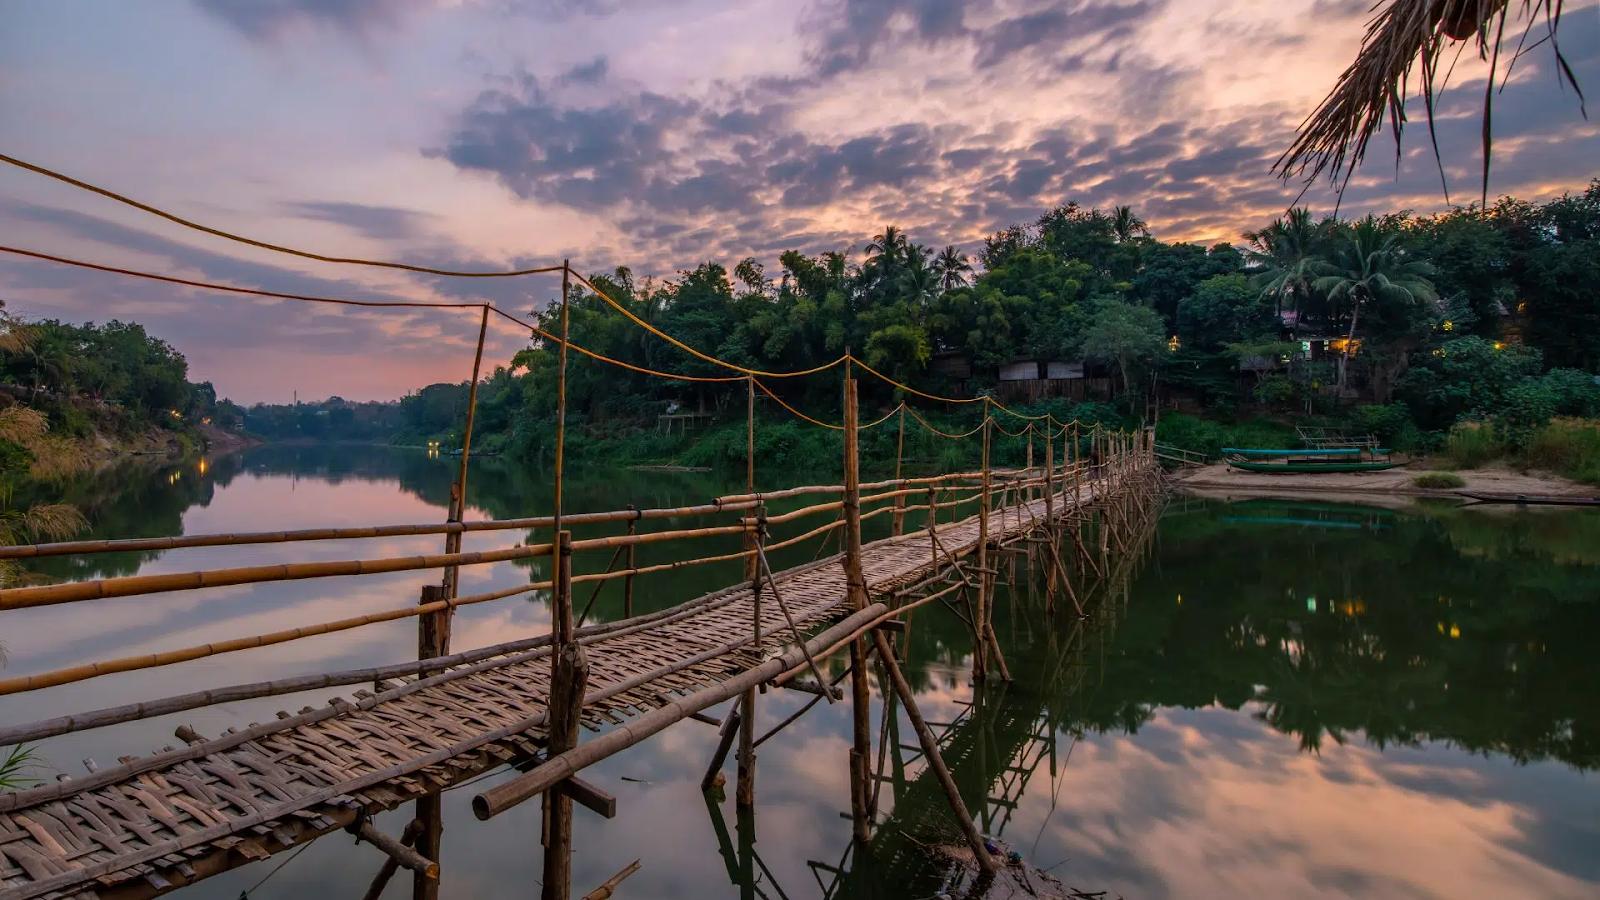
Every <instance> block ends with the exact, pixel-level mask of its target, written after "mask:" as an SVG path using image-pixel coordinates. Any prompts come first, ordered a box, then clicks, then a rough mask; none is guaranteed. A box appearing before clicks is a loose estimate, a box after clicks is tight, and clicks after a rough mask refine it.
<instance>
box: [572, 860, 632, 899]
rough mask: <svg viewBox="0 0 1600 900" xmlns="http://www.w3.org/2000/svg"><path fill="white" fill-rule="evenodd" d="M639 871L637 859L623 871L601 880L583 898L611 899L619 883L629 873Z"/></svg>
mask: <svg viewBox="0 0 1600 900" xmlns="http://www.w3.org/2000/svg"><path fill="white" fill-rule="evenodd" d="M637 871H639V861H638V860H637V859H636V860H634V861H633V862H631V863H628V865H627V867H626V868H624V869H623V870H622V871H621V872H618V873H617V874H615V875H613V876H611V877H610V878H607V879H606V880H605V881H603V882H601V884H600V886H599V887H597V888H595V889H594V890H592V891H590V892H589V893H587V894H584V895H583V900H611V895H612V893H613V892H614V891H616V889H617V885H619V884H621V883H622V882H623V881H624V880H626V879H627V877H628V876H629V875H632V874H633V873H635V872H637Z"/></svg>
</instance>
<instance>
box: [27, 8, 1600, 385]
mask: <svg viewBox="0 0 1600 900" xmlns="http://www.w3.org/2000/svg"><path fill="white" fill-rule="evenodd" d="M1369 5H1370V2H1369V0H1181V2H1180V0H745V2H731V0H143V2H140V3H126V2H118V0H53V2H50V3H22V2H0V152H4V153H6V154H9V155H12V156H16V157H20V158H22V159H26V160H29V161H32V162H37V163H40V164H43V165H47V166H51V167H53V168H57V169H59V170H61V171H64V172H66V173H68V174H71V175H74V176H77V177H79V178H82V179H84V180H87V181H91V182H94V183H96V184H100V185H103V186H105V187H109V188H112V189H114V190H119V191H121V192H123V193H126V194H130V195H132V196H134V197H135V198H137V199H141V200H144V201H147V202H151V203H153V204H155V205H159V206H163V207H166V208H168V209H171V210H173V211H175V212H178V213H180V214H183V215H186V216H188V217H189V218H193V219H197V220H200V221H202V222H205V223H206V224H209V225H213V226H216V227H220V228H225V229H231V230H235V231H238V232H242V233H245V234H248V235H250V236H253V237H257V238H260V239H263V240H268V241H272V242H276V243H282V244H287V245H290V246H296V247H302V248H307V249H315V250H318V251H320V252H324V253H331V254H339V255H362V256H370V257H378V258H384V259H398V260H405V261H413V262H432V263H448V264H460V265H463V266H470V265H480V266H484V267H491V268H492V267H504V266H510V265H512V264H517V263H520V264H533V263H547V262H559V261H560V260H561V259H562V258H564V257H570V258H571V259H572V260H573V262H574V265H575V266H577V267H579V268H580V269H583V270H585V271H603V270H606V269H609V268H611V267H613V266H616V265H619V264H625V265H629V266H632V267H633V268H634V269H635V270H636V271H637V272H640V273H641V274H645V273H655V274H662V275H670V274H671V273H672V272H673V271H675V270H677V269H680V268H684V267H690V266H693V265H695V264H697V263H698V262H700V261H701V260H705V259H714V260H719V261H723V262H725V263H728V264H730V265H731V263H732V262H734V261H736V260H738V259H740V258H742V257H744V256H756V257H757V258H760V259H763V260H766V261H768V262H769V263H770V262H771V261H773V260H774V259H775V257H776V256H777V254H778V253H779V252H781V251H782V250H783V249H787V248H791V247H793V248H800V249H804V250H808V251H812V252H816V251H821V250H827V249H838V248H848V247H852V246H854V247H857V248H859V247H860V246H861V245H862V244H864V243H865V242H866V240H867V239H869V237H870V235H872V234H873V233H875V232H876V231H878V230H880V227H881V226H882V225H884V224H886V223H896V224H899V225H901V226H902V227H904V228H906V229H908V230H909V231H910V232H911V234H912V236H913V237H914V238H915V239H916V240H918V241H919V242H921V243H925V244H934V245H943V244H945V243H956V244H960V245H964V246H966V247H967V248H968V249H969V250H970V249H972V248H974V247H975V246H976V245H977V242H978V241H980V240H981V238H982V237H983V235H985V234H986V233H988V232H991V231H993V230H995V229H996V228H999V227H1003V226H1004V225H1006V224H1009V223H1011V222H1014V221H1019V220H1024V219H1031V218H1033V217H1035V216H1037V215H1038V214H1039V212H1041V211H1042V210H1044V209H1047V208H1049V207H1050V206H1052V205H1055V204H1058V203H1061V202H1065V201H1067V200H1076V201H1078V202H1080V203H1083V204H1085V205H1095V204H1098V205H1102V206H1104V205H1110V204H1119V203H1127V204H1131V205H1133V206H1134V207H1135V208H1136V209H1137V210H1138V211H1139V212H1140V213H1141V214H1142V215H1143V216H1144V217H1145V218H1146V219H1148V220H1149V222H1150V223H1151V225H1152V227H1153V229H1154V231H1155V233H1156V234H1157V236H1158V237H1161V238H1164V239H1168V240H1175V239H1186V240H1200V241H1216V240H1232V239H1236V238H1237V235H1238V233H1239V232H1240V231H1241V230H1243V229H1245V228H1247V227H1254V226H1258V225H1260V224H1261V223H1262V222H1264V221H1265V220H1267V219H1269V218H1270V217H1271V216H1273V215H1274V214H1276V213H1278V212H1280V211H1281V210H1282V209H1283V208H1284V207H1285V206H1286V205H1287V204H1288V203H1289V202H1291V201H1292V200H1293V199H1294V197H1295V196H1296V195H1297V194H1298V192H1299V189H1300V186H1299V185H1298V184H1289V185H1285V184H1284V183H1282V182H1279V181H1277V180H1275V179H1274V178H1273V176H1272V175H1271V174H1270V171H1269V170H1270V168H1271V164H1272V161H1273V160H1274V159H1276V158H1277V156H1278V154H1280V153H1281V152H1282V151H1283V149H1284V148H1285V147H1286V146H1287V145H1288V142H1289V141H1290V140H1291V138H1292V135H1293V131H1294V128H1295V126H1296V125H1297V124H1298V123H1299V122H1300V121H1301V119H1303V118H1304V117H1305V115H1306V114H1307V113H1308V112H1309V111H1310V110H1311V109H1312V108H1313V107H1314V106H1315V105H1316V103H1317V101H1318V100H1320V99H1321V98H1322V96H1323V95H1324V94H1325V93H1326V92H1327V91H1328V89H1329V88H1330V87H1331V86H1332V84H1333V82H1334V80H1335V78H1336V77H1337V75H1338V73H1339V71H1340V70H1341V69H1342V68H1343V67H1344V66H1345V65H1346V64H1347V63H1348V62H1349V60H1350V59H1351V58H1352V57H1353V56H1354V54H1355V52H1356V50H1357V48H1358V47H1359V43H1360V37H1361V33H1362V31H1363V28H1364V23H1365V19H1366V16H1367V8H1368V6H1369ZM1561 39H1562V45H1563V48H1564V50H1565V51H1566V52H1567V54H1568V57H1569V59H1570V61H1571V62H1572V64H1573V66H1574V68H1575V69H1576V70H1577V73H1578V76H1579V78H1580V81H1581V82H1582V83H1583V84H1585V85H1600V7H1597V6H1596V5H1595V3H1594V2H1593V0H1585V2H1579V3H1572V2H1569V3H1568V4H1567V14H1566V19H1564V21H1563V25H1562V30H1561ZM1482 78H1483V75H1482V68H1481V66H1479V65H1476V64H1475V63H1474V61H1473V60H1472V59H1470V53H1469V54H1468V57H1467V58H1463V59H1462V61H1461V63H1460V64H1459V65H1458V67H1457V69H1456V71H1455V73H1454V75H1453V78H1452V90H1451V91H1450V92H1449V93H1448V94H1447V96H1446V98H1445V103H1444V107H1443V109H1442V111H1441V112H1442V118H1441V121H1440V130H1439V133H1440V138H1441V141H1443V142H1444V144H1445V148H1446V149H1445V162H1446V171H1447V174H1448V177H1449V183H1450V187H1451V189H1452V191H1453V195H1452V196H1453V199H1456V200H1458V201H1459V200H1467V199H1471V198H1472V196H1474V195H1475V193H1476V190H1477V181H1476V179H1477V166H1478V156H1477V136H1478V131H1479V128H1480V121H1479V118H1478V113H1479V107H1480V105H1481V102H1482V96H1483V86H1484V82H1483V80H1482ZM1594 90H1595V89H1594V88H1591V94H1592V93H1593V92H1594ZM1591 105H1593V104H1591ZM1495 108H1496V117H1495V123H1496V131H1497V143H1496V147H1495V153H1496V162H1495V169H1494V177H1493V181H1492V184H1491V193H1493V194H1500V193H1511V194H1516V195H1518V196H1523V197H1530V198H1543V197H1548V196H1553V195H1556V194H1559V193H1561V192H1562V191H1564V190H1568V189H1572V188H1581V187H1582V186H1583V185H1584V184H1586V183H1587V182H1588V180H1589V179H1590V178H1592V177H1594V176H1596V175H1600V167H1597V166H1596V164H1595V160H1597V159H1600V117H1597V118H1596V119H1594V120H1590V121H1586V120H1584V119H1583V118H1582V116H1581V115H1580V114H1579V110H1578V104H1577V101H1576V99H1575V97H1574V96H1573V94H1572V92H1571V91H1570V90H1566V91H1563V90H1561V89H1560V86H1559V85H1558V83H1557V80H1556V78H1555V75H1554V72H1553V70H1552V67H1551V64H1550V61H1549V59H1548V55H1547V54H1545V53H1543V52H1535V53H1531V54H1529V55H1528V56H1527V57H1525V58H1524V59H1523V60H1522V61H1520V62H1519V63H1518V65H1517V68H1516V70H1515V73H1514V75H1513V77H1512V79H1511V81H1510V83H1509V84H1508V85H1507V87H1506V88H1505V90H1504V92H1503V93H1501V94H1500V95H1498V96H1497V98H1496V107H1495ZM1408 135H1409V136H1410V140H1408V142H1407V144H1406V155H1405V157H1404V158H1403V160H1402V161H1401V163H1400V165H1399V167H1398V172H1397V170H1396V165H1395V159H1394V156H1393V153H1392V146H1391V145H1389V144H1388V143H1387V137H1384V138H1382V139H1381V140H1382V141H1383V142H1384V143H1382V144H1381V145H1376V144H1375V145H1374V150H1373V153H1372V159H1371V161H1370V163H1369V164H1368V165H1367V166H1366V168H1365V169H1363V170H1362V171H1361V172H1360V173H1358V175H1357V177H1356V180H1355V182H1354V183H1353V185H1352V187H1351V189H1350V190H1349V192H1348V193H1347V194H1346V197H1345V201H1344V206H1343V208H1344V210H1345V211H1347V212H1351V213H1361V212H1364V211H1366V210H1369V209H1379V210H1390V209H1397V208H1410V209H1414V210H1419V211H1426V210H1432V209H1437V208H1439V207H1441V206H1443V204H1444V197H1443V194H1442V192H1441V190H1440V184H1439V176H1438V172H1437V170H1436V168H1435V166H1434V162H1433V159H1432V156H1431V152H1430V151H1428V149H1427V145H1426V139H1425V130H1423V129H1420V128H1419V129H1418V130H1417V131H1415V132H1408ZM0 169H3V171H0V244H5V245H9V246H15V247H22V248H25V249H30V250H38V251H44V252H51V253H56V254H59V255H63V256H68V257H74V258H79V259H90V260H94V261H97V262H101V263H105V264H110V265H119V266H125V267H129V268H135V269H142V270H147V271H156V272H161V273H165V274H169V275H175V276H179V277H186V278H192V279H199V280H208V281H220V282H225V283H228V284H233V285H238V286H246V287H255V288H262V289H266V290H275V291H285V292H291V293H307V294H318V295H328V296H336V297H347V298H355V299H412V300H458V299H462V298H467V299H473V300H476V299H481V298H489V299H493V300H494V301H495V302H496V303H497V304H500V305H501V306H503V307H505V308H508V309H516V310H526V309H529V308H532V307H534V306H537V305H541V304H543V303H545V302H547V301H548V300H549V299H550V298H551V297H552V296H554V295H555V294H557V293H558V292H559V283H558V282H557V281H556V280H554V279H552V278H550V277H548V276H543V277H535V278H530V279H524V280H520V281H516V282H496V283H494V284H493V285H492V287H486V286H485V284H484V283H482V282H443V281H439V280H432V279H425V278H419V277H411V276H406V275H400V274H394V273H388V272H384V271H382V270H367V269H353V268H350V267H337V266H332V265H322V264H314V263H306V262H304V261H300V260H296V259H292V258H285V257H282V256H276V255H273V254H270V253H265V252H257V251H254V250H251V249H249V248H246V247H242V246H240V245H237V244H231V243H229V242H226V241H221V240H217V239H213V238H209V237H207V236H205V235H201V234H197V233H194V232H189V231H185V230H184V229H181V228H178V227H176V226H172V225H169V224H167V223H163V222H161V221H159V220H156V219H153V218H151V217H149V216H146V215H143V214H141V213H138V212H137V211H134V210H130V209H127V208H123V207H119V206H117V205H116V204H113V203H110V202H108V201H105V200H101V199H98V198H95V197H93V196H90V195H86V194H83V193H81V192H77V191H75V190H73V189H71V188H69V187H66V186H64V185H60V184H56V183H53V182H49V181H46V180H44V179H41V178H39V177H37V176H34V175H30V174H28V173H26V172H23V171H20V170H16V169H12V168H10V167H0ZM1331 199H1332V198H1331V195H1330V194H1329V193H1328V192H1327V191H1326V190H1323V189H1322V188H1320V187H1318V188H1316V189H1313V190H1311V191H1310V192H1308V193H1307V194H1306V202H1307V203H1308V204H1310V205H1312V206H1314V207H1320V208H1328V207H1330V206H1331ZM0 298H3V299H4V300H5V301H6V304H7V306H8V308H10V309H11V310H13V311H17V312H21V313H24V314H27V315H31V316H45V317H58V318H63V319H68V320H76V321H82V320H95V321H104V320H106V319H110V318H121V319H131V320H135V321H139V322H141V323H144V324H145V325H146V326H147V327H149V328H150V329H151V330H152V331H154V332H155V333H156V334H158V335H160V336H161V337H164V338H166V339H167V340H169V341H171V342H172V343H173V344H175V345H176V346H177V347H178V348H179V349H180V350H182V351H183V352H184V353H185V354H186V355H187V356H188V358H189V360H190V369H191V377H192V378H195V379H197V380H198V379H209V380H211V381H213V382H214V383H215V384H216V385H217V387H218V390H219V392H220V393H222V394H224V395H227V396H231V397H233V398H234V399H236V400H239V401H242V402H253V401H257V400H267V401H284V400H287V399H289V397H290V396H291V395H292V392H293V391H296V390H298V391H299V394H300V396H301V397H302V398H312V397H323V396H326V395H328V394H330V393H332V394H339V395H341V396H344V397H347V398H351V399H386V398H392V397H395V396H398V395H400V394H402V393H404V392H405V391H407V390H414V389H416V388H418V387H420V386H422V385H425V384H428V383H430V382H432V381H438V380H446V379H448V380H458V379H461V378H464V377H466V375H467V373H468V372H469V371H470V366H471V350H470V344H471V342H472V340H473V339H474V338H475V337H476V321H475V319H474V317H473V315H472V314H471V313H469V312H445V311H431V310H422V311H415V310H412V311H403V312H363V311H351V310H348V309H341V308H330V307H308V306H306V305H303V304H297V303H291V302H263V301H256V300H249V299H244V298H238V297H229V296H224V295H220V294H216V293H209V292H203V291H197V290H190V289H185V288H177V287H170V286H164V285H159V284H153V283H148V282H137V281H130V280H128V279H126V278H122V277H120V276H112V275H103V274H98V273H91V272H81V271H77V270H63V269H60V268H57V267H54V266H51V265H49V264H45V263H35V262H29V261H21V260H17V259H15V258H12V257H0ZM524 338H525V336H524V335H521V334H518V333H514V332H512V331H509V330H506V331H502V332H500V333H497V334H495V335H494V337H493V343H492V345H491V347H490V350H489V352H488V356H489V358H490V359H492V360H495V361H501V362H503V361H505V360H506V359H508V358H509V357H510V355H511V354H512V353H513V352H514V351H515V349H516V348H517V347H519V346H521V345H522V344H523V343H524Z"/></svg>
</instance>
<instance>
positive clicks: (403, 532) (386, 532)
mask: <svg viewBox="0 0 1600 900" xmlns="http://www.w3.org/2000/svg"><path fill="white" fill-rule="evenodd" d="M755 506H756V503H755V501H749V502H745V503H710V504H705V505H702V506H685V507H679V508H675V509H671V508H662V509H637V510H635V509H623V510H611V511H607V512H593V513H574V514H571V515H565V516H562V517H561V519H562V521H563V522H565V523H567V524H569V525H578V524H595V523H601V522H626V521H629V520H633V519H675V518H682V517H686V516H701V515H713V514H716V513H721V512H735V511H738V510H744V509H754V508H755ZM554 522H555V517H553V516H534V517H532V518H522V519H486V520H483V521H478V522H436V523H426V524H421V525H370V526H361V527H357V528H307V529H302V530H298V531H254V532H238V533H234V534H195V535H179V536H176V537H160V538H122V539H119V540H103V541H60V542H57V543H52V544H16V545H12V546H3V547H0V559H33V558H36V557H41V556H68V555H77V554H91V553H129V552H142V551H146V550H179V549H184V548H188V547H225V546H236V545H240V544H283V543H292V542H297V541H337V540H357V539H363V538H378V537H409V536H412V535H428V534H451V533H460V532H469V531H470V532H477V531H510V530H519V529H534V528H548V527H550V526H551V525H553V524H554Z"/></svg>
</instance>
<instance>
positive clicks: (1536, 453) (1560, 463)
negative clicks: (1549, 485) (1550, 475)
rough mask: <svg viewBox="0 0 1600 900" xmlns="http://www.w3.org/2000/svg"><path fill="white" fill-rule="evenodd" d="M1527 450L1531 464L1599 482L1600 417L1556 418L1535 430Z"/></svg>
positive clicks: (1574, 477) (1579, 479) (1584, 479)
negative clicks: (1599, 418)
mask: <svg viewBox="0 0 1600 900" xmlns="http://www.w3.org/2000/svg"><path fill="white" fill-rule="evenodd" d="M1524 454H1525V457H1526V459H1527V461H1528V464H1529V465H1532V466H1537V467H1538V468H1541V469H1549V470H1550V471H1552V472H1557V473H1560V474H1561V475H1565V476H1566V477H1568V478H1571V479H1573V480H1575V481H1582V482H1585V483H1588V484H1600V420H1596V419H1553V420H1551V422H1550V424H1549V425H1546V426H1545V427H1543V428H1541V429H1539V430H1538V431H1536V432H1534V434H1533V438H1532V439H1531V440H1530V441H1529V442H1528V448H1527V450H1526V451H1524Z"/></svg>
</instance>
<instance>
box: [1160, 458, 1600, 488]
mask: <svg viewBox="0 0 1600 900" xmlns="http://www.w3.org/2000/svg"><path fill="white" fill-rule="evenodd" d="M1428 471H1430V470H1429V469H1428V468H1427V467H1426V466H1425V465H1423V464H1422V463H1420V462H1419V463H1413V464H1411V465H1409V466H1405V467H1403V468H1399V469H1389V470H1387V471H1383V472H1328V473H1315V474H1282V475H1277V474H1263V473H1260V472H1242V471H1240V470H1238V469H1231V468H1229V467H1228V466H1227V464H1226V463H1215V464H1213V465H1209V466H1206V467H1204V468H1200V469H1189V470H1188V471H1187V472H1184V473H1181V474H1176V475H1175V476H1174V479H1175V483H1176V484H1178V485H1179V486H1181V487H1183V488H1193V489H1196V490H1200V491H1205V492H1212V491H1223V492H1239V493H1250V494H1260V493H1271V492H1274V491H1289V492H1293V493H1297V494H1298V493H1333V494H1378V495H1384V496H1391V497H1393V496H1402V497H1451V496H1454V495H1455V494H1456V491H1483V492H1489V493H1505V494H1530V495H1531V494H1548V495H1559V496H1579V497H1593V496H1596V495H1600V488H1596V487H1595V486H1593V485H1587V484H1579V483H1578V482H1576V481H1571V480H1569V479H1566V478H1562V477H1561V476H1559V475H1553V474H1551V473H1549V472H1537V471H1527V472H1520V471H1517V470H1516V469H1512V468H1510V467H1508V466H1504V465H1493V466H1485V467H1484V468H1482V469H1463V470H1461V471H1458V472H1456V473H1455V474H1457V475H1460V476H1461V478H1462V480H1463V481H1465V482H1466V483H1467V484H1466V486H1465V487H1461V488H1451V489H1445V490H1429V489H1426V488H1419V487H1417V485H1416V484H1415V482H1414V481H1413V480H1412V479H1414V478H1416V477H1417V476H1418V475H1423V474H1426V473H1427V472H1428Z"/></svg>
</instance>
